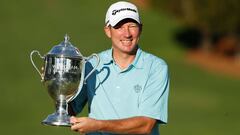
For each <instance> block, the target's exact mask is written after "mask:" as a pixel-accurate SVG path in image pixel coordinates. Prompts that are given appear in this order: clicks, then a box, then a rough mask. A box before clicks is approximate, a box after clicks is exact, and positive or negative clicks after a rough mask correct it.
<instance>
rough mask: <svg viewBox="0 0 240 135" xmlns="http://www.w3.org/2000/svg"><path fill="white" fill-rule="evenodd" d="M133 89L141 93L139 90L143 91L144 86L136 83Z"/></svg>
mask: <svg viewBox="0 0 240 135" xmlns="http://www.w3.org/2000/svg"><path fill="white" fill-rule="evenodd" d="M133 89H134V91H135V92H136V93H139V92H141V90H142V86H141V85H139V84H137V85H134V86H133Z"/></svg>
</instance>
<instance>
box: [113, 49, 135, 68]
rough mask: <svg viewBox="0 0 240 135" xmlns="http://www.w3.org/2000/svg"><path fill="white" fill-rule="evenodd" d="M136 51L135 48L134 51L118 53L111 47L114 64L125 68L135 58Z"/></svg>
mask: <svg viewBox="0 0 240 135" xmlns="http://www.w3.org/2000/svg"><path fill="white" fill-rule="evenodd" d="M136 53H137V49H136V50H135V51H134V53H131V54H128V53H120V52H117V51H115V50H114V49H113V58H114V61H115V62H116V64H117V65H118V66H119V67H120V68H121V69H125V68H127V67H128V66H129V65H130V64H131V63H132V62H133V61H134V59H135V57H136Z"/></svg>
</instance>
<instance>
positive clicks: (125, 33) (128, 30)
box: [123, 27, 131, 38]
mask: <svg viewBox="0 0 240 135" xmlns="http://www.w3.org/2000/svg"><path fill="white" fill-rule="evenodd" d="M123 35H124V36H125V37H127V38H129V37H131V32H130V29H129V27H124V29H123Z"/></svg>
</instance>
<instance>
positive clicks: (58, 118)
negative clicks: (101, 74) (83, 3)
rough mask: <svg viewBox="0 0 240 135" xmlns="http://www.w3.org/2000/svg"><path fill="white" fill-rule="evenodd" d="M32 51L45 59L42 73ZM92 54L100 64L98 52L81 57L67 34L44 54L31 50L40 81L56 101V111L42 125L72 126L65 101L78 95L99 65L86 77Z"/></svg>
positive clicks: (31, 56)
mask: <svg viewBox="0 0 240 135" xmlns="http://www.w3.org/2000/svg"><path fill="white" fill-rule="evenodd" d="M34 53H37V54H38V55H39V56H40V58H42V59H43V60H44V66H43V71H42V72H40V70H39V69H38V68H37V66H36V65H35V63H34V61H33V54H34ZM92 57H96V58H97V61H98V64H99V61H100V60H99V57H98V55H97V54H92V55H91V56H90V57H83V56H82V54H81V53H80V51H79V50H78V49H77V48H76V47H74V46H73V45H72V44H71V43H70V42H69V37H68V36H67V35H65V37H64V41H63V42H62V43H61V44H59V45H57V46H54V47H53V48H52V49H51V50H50V51H49V52H48V53H47V54H46V55H45V56H42V55H41V54H40V53H39V51H37V50H33V51H32V52H31V54H30V60H31V62H32V64H33V66H34V68H35V69H36V70H37V72H38V73H39V75H40V76H41V81H42V83H43V85H44V86H45V87H46V88H47V90H48V94H49V95H50V97H51V98H52V99H53V101H54V102H55V107H56V111H55V112H54V113H53V114H50V115H48V117H47V118H46V119H44V120H43V121H42V124H44V125H52V126H71V123H70V116H69V114H68V102H70V101H72V100H73V99H74V98H75V97H76V96H77V95H78V94H79V92H80V91H81V88H82V86H83V83H84V82H85V81H86V79H87V78H88V77H89V76H90V75H91V74H92V73H93V72H94V71H95V70H96V67H97V66H98V64H97V65H96V67H95V68H93V69H92V71H91V72H90V73H89V74H88V75H87V76H85V63H86V61H88V60H89V59H90V58H92Z"/></svg>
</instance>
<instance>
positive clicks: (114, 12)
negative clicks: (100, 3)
mask: <svg viewBox="0 0 240 135" xmlns="http://www.w3.org/2000/svg"><path fill="white" fill-rule="evenodd" d="M126 10H128V11H133V12H135V13H137V10H135V9H132V8H121V9H118V10H113V11H112V15H116V14H117V13H119V12H121V11H126Z"/></svg>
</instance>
